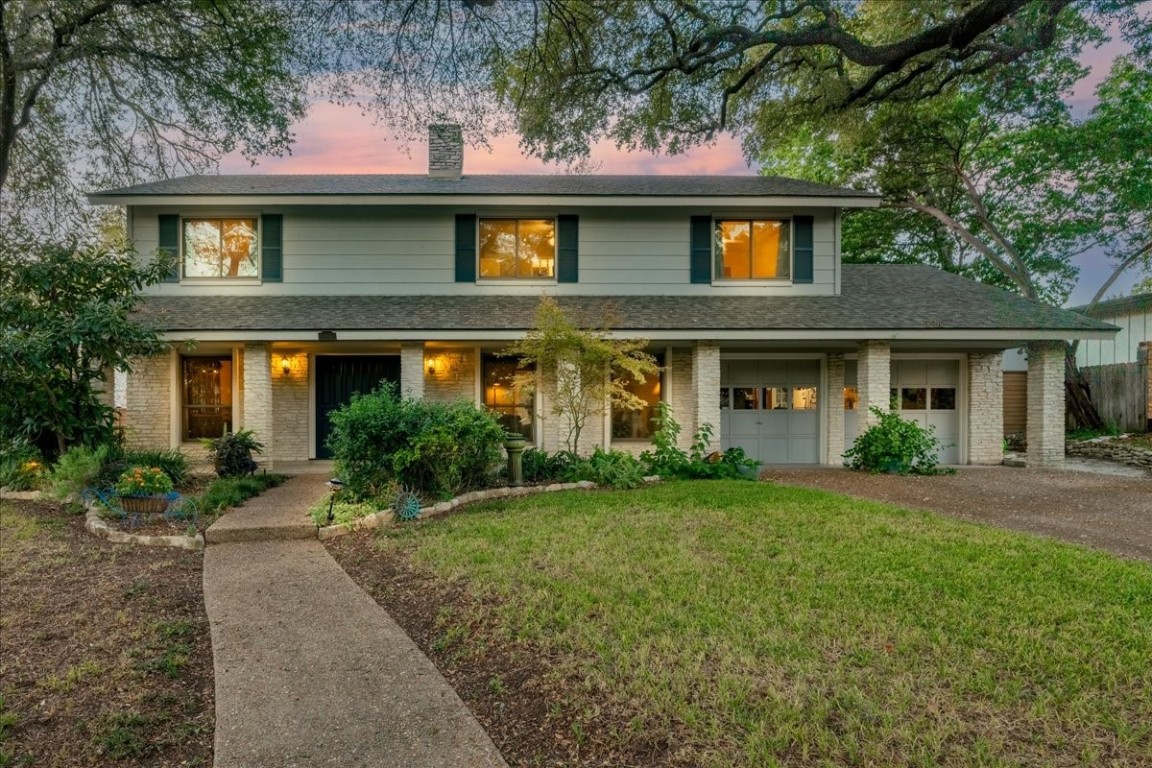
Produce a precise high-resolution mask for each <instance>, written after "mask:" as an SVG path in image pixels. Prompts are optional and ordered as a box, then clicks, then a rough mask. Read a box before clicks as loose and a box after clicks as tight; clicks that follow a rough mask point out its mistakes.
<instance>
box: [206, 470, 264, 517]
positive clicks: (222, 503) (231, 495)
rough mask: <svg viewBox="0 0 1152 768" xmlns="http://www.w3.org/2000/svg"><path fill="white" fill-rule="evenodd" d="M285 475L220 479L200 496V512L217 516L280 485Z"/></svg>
mask: <svg viewBox="0 0 1152 768" xmlns="http://www.w3.org/2000/svg"><path fill="white" fill-rule="evenodd" d="M284 480H285V478H284V476H283V475H251V476H248V477H220V478H217V479H216V480H213V481H212V483H211V484H210V485H209V486H208V487H207V488H205V489H204V493H202V494H200V501H199V507H200V511H201V512H202V513H203V514H206V515H215V514H219V513H220V512H222V511H224V510H225V509H227V508H228V507H237V506H240V505H241V504H243V503H244V502H245V501H247V500H248V499H250V498H252V497H253V496H259V495H260V494H261V493H263V492H264V491H266V490H267V489H269V488H274V487H276V486H277V485H280V484H281V483H283V482H284Z"/></svg>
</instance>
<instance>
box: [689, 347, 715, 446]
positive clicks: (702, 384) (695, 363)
mask: <svg viewBox="0 0 1152 768" xmlns="http://www.w3.org/2000/svg"><path fill="white" fill-rule="evenodd" d="M692 395H693V405H694V410H695V413H694V414H693V416H694V419H693V422H694V427H695V429H699V428H700V427H702V426H704V425H705V424H710V425H711V426H712V450H720V438H721V435H720V346H719V345H718V344H715V343H713V342H708V341H701V342H697V343H696V345H695V346H694V347H693V348H692Z"/></svg>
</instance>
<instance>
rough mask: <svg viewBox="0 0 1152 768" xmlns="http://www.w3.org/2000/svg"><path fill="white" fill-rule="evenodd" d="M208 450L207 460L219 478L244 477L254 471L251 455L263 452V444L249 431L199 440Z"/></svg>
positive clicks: (254, 464)
mask: <svg viewBox="0 0 1152 768" xmlns="http://www.w3.org/2000/svg"><path fill="white" fill-rule="evenodd" d="M201 442H202V443H204V446H205V447H206V448H207V449H208V458H209V459H211V460H212V465H213V466H214V467H215V468H216V474H218V475H219V476H220V477H244V476H246V475H251V474H252V473H253V472H255V471H256V469H257V465H256V460H255V459H253V458H252V454H254V453H256V454H260V453H263V452H264V444H263V443H260V442H258V441H257V440H256V438H255V436H254V435H253V434H252V430H250V429H241V430H239V431H238V432H225V433H224V434H223V435H222V436H221V437H217V438H211V437H206V438H203V439H202V440H201Z"/></svg>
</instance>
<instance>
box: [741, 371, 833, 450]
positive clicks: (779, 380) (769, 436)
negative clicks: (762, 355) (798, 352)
mask: <svg viewBox="0 0 1152 768" xmlns="http://www.w3.org/2000/svg"><path fill="white" fill-rule="evenodd" d="M819 385H820V361H819V360H729V361H724V362H722V363H721V364H720V429H721V447H723V448H725V449H727V448H743V449H744V452H745V453H747V454H748V456H750V457H751V458H754V459H757V460H759V461H761V462H763V463H765V464H816V463H819V461H820V397H819V392H818V390H819Z"/></svg>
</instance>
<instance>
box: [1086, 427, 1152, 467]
mask: <svg viewBox="0 0 1152 768" xmlns="http://www.w3.org/2000/svg"><path fill="white" fill-rule="evenodd" d="M1119 437H1127V435H1119ZM1064 452H1065V453H1066V454H1067V455H1069V456H1084V457H1087V458H1091V459H1104V460H1106V461H1115V462H1118V463H1120V464H1127V465H1129V466H1131V467H1143V468H1144V469H1152V451H1150V450H1148V449H1146V448H1140V447H1138V446H1135V445H1129V444H1126V443H1123V442H1121V441H1120V440H1118V439H1116V438H1114V437H1109V436H1105V437H1094V438H1091V439H1089V440H1069V441H1068V442H1067V443H1065V445H1064Z"/></svg>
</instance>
